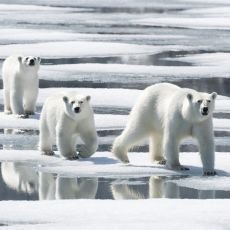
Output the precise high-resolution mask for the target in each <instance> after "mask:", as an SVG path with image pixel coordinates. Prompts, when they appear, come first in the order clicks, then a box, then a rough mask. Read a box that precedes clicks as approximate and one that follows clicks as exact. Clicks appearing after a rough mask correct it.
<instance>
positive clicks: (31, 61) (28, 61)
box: [18, 56, 41, 69]
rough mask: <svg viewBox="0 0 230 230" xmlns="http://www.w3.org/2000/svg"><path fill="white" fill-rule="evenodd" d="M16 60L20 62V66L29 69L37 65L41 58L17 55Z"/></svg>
mask: <svg viewBox="0 0 230 230" xmlns="http://www.w3.org/2000/svg"><path fill="white" fill-rule="evenodd" d="M18 61H19V63H20V64H21V66H23V67H25V68H30V69H31V68H34V67H39V65H40V62H41V58H40V57H34V56H19V57H18Z"/></svg>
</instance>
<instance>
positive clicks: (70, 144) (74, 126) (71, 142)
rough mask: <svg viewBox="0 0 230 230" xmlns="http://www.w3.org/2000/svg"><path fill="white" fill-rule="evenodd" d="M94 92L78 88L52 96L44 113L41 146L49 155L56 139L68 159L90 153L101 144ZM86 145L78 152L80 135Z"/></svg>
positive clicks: (47, 101) (43, 110) (41, 121)
mask: <svg viewBox="0 0 230 230" xmlns="http://www.w3.org/2000/svg"><path fill="white" fill-rule="evenodd" d="M89 101H90V96H84V95H82V94H79V93H77V92H74V91H70V92H63V93H60V94H57V95H53V96H51V97H49V98H48V99H47V100H46V101H45V104H44V106H43V109H42V112H41V117H40V143H39V146H40V150H41V151H42V153H43V154H45V155H53V154H54V152H53V150H52V145H53V144H55V143H56V145H57V147H58V150H59V151H60V153H61V155H62V156H63V157H65V158H66V159H70V160H73V159H77V158H78V156H80V157H83V158H85V157H89V156H91V155H92V154H93V153H95V152H96V150H97V147H98V141H97V133H96V128H95V123H94V114H93V109H92V107H91V106H90V103H89ZM78 136H79V137H81V139H82V141H83V142H84V144H85V145H84V146H83V147H82V148H80V149H78V152H79V155H78V154H77V153H76V144H77V138H78Z"/></svg>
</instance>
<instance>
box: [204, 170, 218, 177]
mask: <svg viewBox="0 0 230 230" xmlns="http://www.w3.org/2000/svg"><path fill="white" fill-rule="evenodd" d="M203 175H204V176H215V175H217V173H216V171H215V170H213V171H204V174H203Z"/></svg>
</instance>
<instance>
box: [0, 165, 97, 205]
mask: <svg viewBox="0 0 230 230" xmlns="http://www.w3.org/2000/svg"><path fill="white" fill-rule="evenodd" d="M1 174H2V180H3V181H4V183H5V184H6V185H7V187H8V188H10V189H13V190H16V191H17V192H19V193H26V194H34V193H38V198H39V199H40V200H53V199H94V198H95V196H96V193H97V188H98V179H97V178H76V177H73V178H69V177H62V176H57V175H56V174H50V173H43V172H37V171H36V170H34V169H33V167H29V166H28V165H26V164H25V163H22V162H3V163H2V164H1ZM1 199H2V200H3V199H4V197H1ZM12 199H13V198H12Z"/></svg>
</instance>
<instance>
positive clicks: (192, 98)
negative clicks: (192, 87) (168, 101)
mask: <svg viewBox="0 0 230 230" xmlns="http://www.w3.org/2000/svg"><path fill="white" fill-rule="evenodd" d="M216 97H217V93H215V92H213V93H211V94H208V93H200V92H197V91H191V92H188V93H187V94H186V98H185V102H184V104H183V109H182V114H183V117H184V118H185V119H186V120H190V121H192V122H199V121H203V120H206V119H207V118H208V117H210V116H212V114H213V111H214V106H215V99H216Z"/></svg>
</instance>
